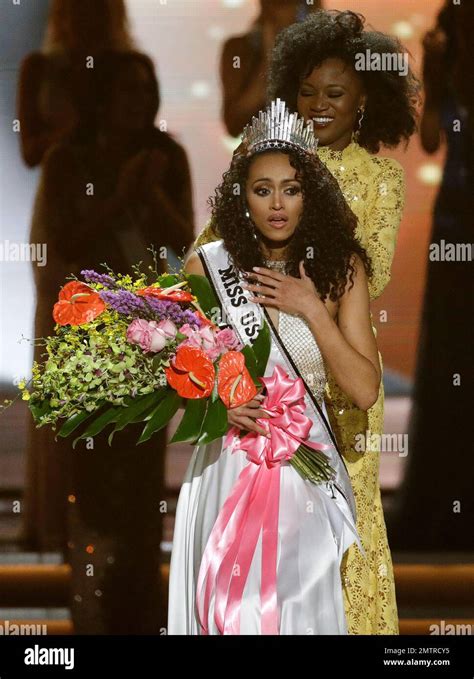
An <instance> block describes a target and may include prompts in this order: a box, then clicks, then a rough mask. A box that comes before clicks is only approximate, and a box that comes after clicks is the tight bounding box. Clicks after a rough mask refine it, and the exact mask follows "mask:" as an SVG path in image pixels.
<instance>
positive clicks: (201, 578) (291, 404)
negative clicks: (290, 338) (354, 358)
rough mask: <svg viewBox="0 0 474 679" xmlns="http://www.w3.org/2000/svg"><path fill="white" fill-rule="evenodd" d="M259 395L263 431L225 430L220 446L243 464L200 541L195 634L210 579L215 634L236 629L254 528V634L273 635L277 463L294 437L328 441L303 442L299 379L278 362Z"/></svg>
mask: <svg viewBox="0 0 474 679" xmlns="http://www.w3.org/2000/svg"><path fill="white" fill-rule="evenodd" d="M261 381H262V382H263V384H264V385H265V387H266V388H267V396H266V397H265V399H264V400H263V402H262V406H261V408H262V409H263V410H265V412H266V413H267V414H268V415H269V416H270V417H269V418H268V419H267V418H259V419H258V420H257V422H258V423H259V425H261V426H262V427H263V428H265V429H266V430H267V431H268V433H269V434H270V437H269V438H266V437H265V436H262V435H260V434H257V433H253V432H252V433H249V434H247V435H246V436H245V437H244V438H242V439H238V433H239V430H238V429H237V428H235V427H234V428H232V429H230V430H229V432H228V434H227V436H226V439H225V442H224V447H228V448H230V450H231V451H232V452H235V450H244V451H246V453H247V459H248V460H249V461H250V462H253V463H254V464H248V465H246V467H245V468H244V469H243V470H242V472H241V473H240V476H239V478H238V479H237V481H236V483H235V485H234V487H233V489H232V492H231V493H230V495H229V497H228V498H227V500H226V501H225V503H224V505H223V506H222V509H221V511H220V512H219V515H218V517H217V520H216V522H215V524H214V527H213V529H212V531H211V534H210V536H209V540H208V542H207V544H206V548H205V550H204V554H203V557H202V561H201V566H200V569H199V575H198V583H197V595H196V604H197V610H198V618H199V623H200V625H201V629H202V633H203V634H208V633H209V630H208V620H209V610H210V602H211V595H212V586H213V583H214V582H215V600H214V620H215V623H216V626H217V629H218V630H219V632H220V633H221V634H240V608H241V603H242V597H243V592H244V588H245V584H246V582H247V578H248V574H249V571H250V566H251V563H252V559H253V556H254V553H255V549H256V546H257V542H258V538H259V535H260V532H261V531H262V529H263V533H262V564H261V590H260V599H261V633H262V634H278V633H279V616H278V602H277V552H278V514H279V502H280V465H281V463H282V462H283V461H284V460H289V459H290V458H291V457H292V456H293V455H294V453H295V452H296V450H297V449H298V447H299V445H300V444H301V443H304V444H305V445H306V446H308V447H310V448H313V449H315V450H325V449H327V448H329V446H327V445H325V444H322V443H312V442H309V441H307V439H308V437H309V434H310V431H311V427H312V422H311V420H310V418H309V417H307V416H306V415H305V402H304V395H305V386H304V383H303V380H302V379H301V378H298V379H292V378H291V377H289V376H288V375H287V374H286V372H285V371H284V369H283V368H282V367H281V366H278V365H277V366H276V367H275V369H274V371H273V374H272V375H271V377H266V378H261Z"/></svg>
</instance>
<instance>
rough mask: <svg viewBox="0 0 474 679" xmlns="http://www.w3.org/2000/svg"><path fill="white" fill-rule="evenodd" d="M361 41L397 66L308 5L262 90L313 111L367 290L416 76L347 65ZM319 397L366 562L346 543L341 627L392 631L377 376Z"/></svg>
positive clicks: (382, 256) (375, 291)
mask: <svg viewBox="0 0 474 679" xmlns="http://www.w3.org/2000/svg"><path fill="white" fill-rule="evenodd" d="M367 49H369V50H370V51H371V52H372V53H377V54H380V55H383V54H384V53H390V54H393V53H396V54H399V55H400V60H398V65H399V66H400V67H401V68H402V69H403V68H404V62H403V55H404V54H406V51H404V50H403V48H402V46H401V45H400V43H399V42H398V41H396V40H395V39H393V38H391V37H389V36H386V35H384V34H382V33H377V32H373V31H370V32H369V31H364V24H363V17H360V16H359V15H356V14H354V13H353V12H349V11H346V12H335V11H318V12H316V13H315V14H314V15H312V16H311V17H309V18H308V19H307V20H306V21H304V22H302V23H299V24H294V25H293V26H291V27H289V28H288V29H286V30H285V31H283V32H282V33H280V35H279V36H278V38H277V42H276V46H275V49H274V51H273V53H272V61H271V66H270V79H269V91H268V98H269V99H274V98H276V97H281V98H282V99H284V100H285V101H286V102H287V103H288V105H289V107H290V110H298V113H299V114H300V115H303V116H304V117H305V119H306V120H307V119H310V118H311V119H313V121H314V129H315V135H316V136H317V137H318V139H319V149H318V153H319V157H320V158H321V160H322V161H323V162H324V163H325V164H326V166H327V167H328V169H329V170H330V172H331V173H332V174H333V176H334V177H335V178H336V180H337V182H338V184H339V187H340V189H341V191H342V193H343V195H344V197H345V199H346V201H347V203H348V204H349V206H350V207H351V208H352V210H353V212H354V214H355V215H356V217H357V219H358V226H357V231H356V235H357V237H358V238H359V240H360V242H361V243H362V245H363V246H364V248H365V249H366V251H367V253H368V255H369V256H370V258H371V261H372V270H373V275H372V277H371V279H370V281H369V291H370V295H371V299H376V298H377V297H378V296H379V295H380V294H381V293H382V292H383V290H384V288H385V286H386V285H387V283H388V282H389V280H390V268H391V264H392V259H393V255H394V251H395V244H396V239H397V233H398V228H399V225H400V220H401V216H402V211H403V204H404V173H403V169H402V167H401V166H400V164H399V163H398V162H397V161H395V160H393V159H390V158H386V157H379V156H375V155H373V154H374V153H376V152H377V151H378V150H379V148H380V146H381V145H382V144H383V145H385V146H389V147H394V146H397V145H398V144H399V143H400V142H401V141H402V139H405V140H408V139H409V137H410V136H411V134H412V133H413V132H414V131H415V129H416V122H415V110H416V103H417V97H418V82H417V80H416V78H415V77H414V75H413V74H412V72H411V71H410V69H408V67H407V70H406V73H404V74H403V73H401V72H399V71H393V70H392V71H387V70H381V71H370V70H365V71H364V70H362V71H360V70H359V69H357V70H356V68H355V67H354V64H355V62H356V59H357V57H356V55H357V54H359V53H363V54H365V51H366V50H367ZM335 55H337V56H335ZM216 238H219V234H218V233H217V232H216V230H215V229H214V226H213V224H212V222H209V223H208V224H207V225H206V227H205V228H204V230H203V231H202V232H201V234H200V235H199V237H198V239H197V241H196V244H197V245H202V244H204V243H206V242H209V241H211V240H215V239H216ZM375 332H376V331H375V328H374V333H375ZM380 361H381V363H382V360H381V357H380ZM326 402H327V405H328V414H329V418H330V420H331V424H332V426H333V429H334V431H335V434H336V437H337V439H338V443H339V446H340V450H341V452H342V454H343V455H344V458H345V460H346V464H347V467H348V471H349V474H350V477H351V481H352V485H353V488H354V495H355V499H356V506H357V528H358V531H359V535H360V536H361V540H362V544H363V546H364V549H365V550H366V554H367V561H366V560H365V559H364V557H363V556H362V554H361V553H360V551H359V550H358V549H356V548H353V547H351V548H349V550H348V551H347V553H346V555H345V559H344V561H343V565H342V575H343V582H344V594H345V610H346V617H347V622H348V629H349V633H350V634H398V633H399V628H398V613H397V603H396V596H395V583H394V576H393V566H392V558H391V554H390V549H389V545H388V541H387V532H386V527H385V519H384V515H383V508H382V502H381V496H380V485H379V465H380V451H373V450H372V447H371V449H370V450H369V451H366V452H364V449H363V448H362V450H361V440H365V436H366V432H370V435H371V436H372V437H373V436H374V435H377V434H379V435H380V434H382V432H383V405H384V392H383V385H382V384H381V386H380V392H379V398H378V400H377V402H376V403H375V405H374V406H373V407H372V408H370V409H369V410H368V411H363V410H360V409H359V408H357V407H356V406H354V404H353V403H351V401H350V400H349V399H348V398H347V397H346V396H345V394H344V393H343V392H342V391H341V390H340V389H339V388H338V387H337V385H336V384H335V382H334V381H333V380H332V379H331V376H330V375H329V380H328V388H327V393H326ZM362 437H364V438H363V439H362ZM372 440H373V439H372Z"/></svg>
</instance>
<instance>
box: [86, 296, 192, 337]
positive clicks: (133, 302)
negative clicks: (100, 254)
mask: <svg viewBox="0 0 474 679" xmlns="http://www.w3.org/2000/svg"><path fill="white" fill-rule="evenodd" d="M99 295H100V296H101V298H102V299H103V300H104V302H105V303H106V304H107V306H109V307H110V308H111V309H114V311H117V312H118V313H119V314H123V315H124V316H129V317H131V318H142V319H146V320H148V321H163V320H169V321H172V322H173V323H174V324H175V325H176V326H177V327H180V326H181V325H184V324H185V323H189V325H194V326H196V327H198V328H199V327H201V325H202V321H201V319H200V318H199V316H198V315H197V314H195V313H194V312H193V311H191V309H183V308H182V307H181V306H180V305H179V304H177V303H176V302H169V301H167V300H161V299H154V298H153V297H144V296H142V295H136V294H135V293H133V292H130V290H123V289H121V290H101V291H100V292H99Z"/></svg>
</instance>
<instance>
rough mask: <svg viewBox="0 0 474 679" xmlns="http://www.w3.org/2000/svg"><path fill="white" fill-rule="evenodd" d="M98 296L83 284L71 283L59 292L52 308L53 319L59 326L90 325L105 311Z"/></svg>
mask: <svg viewBox="0 0 474 679" xmlns="http://www.w3.org/2000/svg"><path fill="white" fill-rule="evenodd" d="M105 306H106V305H105V302H104V301H103V299H102V298H101V297H100V295H99V294H98V293H97V292H95V291H94V290H92V288H90V287H89V286H88V285H86V284H85V283H80V282H79V281H71V282H70V283H66V285H64V286H63V287H62V288H61V290H60V291H59V300H58V301H57V302H56V304H55V305H54V308H53V318H54V320H55V321H56V323H59V325H82V324H83V323H90V322H91V321H93V320H94V318H97V316H99V315H100V314H101V313H102V312H103V311H104V309H105Z"/></svg>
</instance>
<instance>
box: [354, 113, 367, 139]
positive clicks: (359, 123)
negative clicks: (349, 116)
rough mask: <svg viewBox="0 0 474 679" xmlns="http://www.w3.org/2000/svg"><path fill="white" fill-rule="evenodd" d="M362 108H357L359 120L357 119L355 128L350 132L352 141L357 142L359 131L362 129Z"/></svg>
mask: <svg viewBox="0 0 474 679" xmlns="http://www.w3.org/2000/svg"><path fill="white" fill-rule="evenodd" d="M364 111H365V109H364V108H358V109H357V115H358V116H359V120H358V121H357V129H356V130H355V131H353V132H352V141H355V142H359V136H360V131H361V129H362V121H363V120H364Z"/></svg>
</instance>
